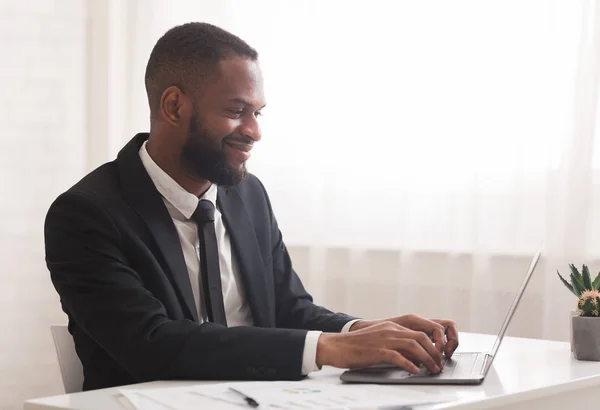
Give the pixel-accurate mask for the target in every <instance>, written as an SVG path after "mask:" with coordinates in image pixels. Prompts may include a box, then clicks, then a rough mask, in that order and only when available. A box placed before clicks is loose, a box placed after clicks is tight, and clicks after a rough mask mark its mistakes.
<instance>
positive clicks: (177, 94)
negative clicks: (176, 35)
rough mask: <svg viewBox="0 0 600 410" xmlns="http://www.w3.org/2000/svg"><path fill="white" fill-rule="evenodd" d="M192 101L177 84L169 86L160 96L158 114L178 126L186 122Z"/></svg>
mask: <svg viewBox="0 0 600 410" xmlns="http://www.w3.org/2000/svg"><path fill="white" fill-rule="evenodd" d="M191 107H192V102H191V101H190V99H189V98H188V97H186V95H185V94H184V93H183V92H182V91H181V89H180V88H179V87H177V86H174V85H172V86H170V87H168V88H167V89H166V90H165V91H163V93H162V95H161V96H160V106H159V110H160V114H161V117H162V118H163V119H164V120H166V121H167V122H168V123H169V124H171V125H173V126H175V127H180V126H181V125H182V124H186V123H187V117H188V116H189V113H190V112H191Z"/></svg>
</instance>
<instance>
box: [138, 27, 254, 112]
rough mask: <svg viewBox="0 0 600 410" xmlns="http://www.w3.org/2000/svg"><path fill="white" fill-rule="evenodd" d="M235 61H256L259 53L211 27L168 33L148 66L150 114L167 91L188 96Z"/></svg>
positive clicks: (160, 41)
mask: <svg viewBox="0 0 600 410" xmlns="http://www.w3.org/2000/svg"><path fill="white" fill-rule="evenodd" d="M232 57H242V58H248V59H250V60H253V61H255V60H256V59H257V58H258V53H257V52H256V50H255V49H253V48H252V47H250V46H249V45H248V44H247V43H246V42H245V41H244V40H242V39H241V38H239V37H237V36H236V35H234V34H232V33H230V32H228V31H226V30H223V29H222V28H220V27H217V26H214V25H212V24H208V23H198V22H192V23H186V24H182V25H180V26H176V27H173V28H172V29H170V30H169V31H167V32H166V33H165V34H164V35H163V36H162V37H161V38H160V39H158V41H157V42H156V45H155V46H154V48H153V49H152V52H151V53H150V58H149V59H148V65H147V66H146V77H145V82H146V93H147V94H148V103H149V104H150V112H151V114H152V113H153V112H154V110H155V108H156V107H158V104H159V102H160V97H161V95H162V93H163V92H164V90H165V89H167V88H168V87H170V86H173V85H175V86H177V87H179V88H180V89H181V90H182V91H183V92H186V90H187V89H188V88H190V87H192V86H196V85H197V84H198V80H199V79H200V80H201V79H204V78H207V77H208V76H209V75H210V74H211V73H212V72H213V70H214V69H215V68H216V66H217V64H218V63H219V62H220V61H221V60H223V59H226V58H232ZM152 115H153V114H152Z"/></svg>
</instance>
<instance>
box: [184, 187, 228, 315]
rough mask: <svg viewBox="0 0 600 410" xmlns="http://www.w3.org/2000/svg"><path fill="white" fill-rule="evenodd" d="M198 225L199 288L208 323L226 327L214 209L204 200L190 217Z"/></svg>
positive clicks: (210, 203)
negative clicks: (201, 292) (200, 288)
mask: <svg viewBox="0 0 600 410" xmlns="http://www.w3.org/2000/svg"><path fill="white" fill-rule="evenodd" d="M192 219H193V220H194V221H196V223H197V224H198V238H199V242H200V278H201V279H200V282H201V283H200V286H202V288H203V289H204V299H205V301H204V302H205V305H206V312H207V314H208V320H209V321H210V322H214V323H218V324H220V325H223V326H227V319H226V317H225V306H224V305H223V290H222V288H221V272H220V270H219V251H218V248H217V235H216V234H215V223H214V221H215V207H214V205H213V204H212V202H210V201H207V200H205V199H203V200H201V201H200V202H198V206H197V207H196V210H195V211H194V214H193V215H192Z"/></svg>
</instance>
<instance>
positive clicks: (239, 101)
mask: <svg viewBox="0 0 600 410" xmlns="http://www.w3.org/2000/svg"><path fill="white" fill-rule="evenodd" d="M230 101H231V102H236V103H239V104H243V105H245V106H246V107H252V103H250V102H249V101H246V100H244V99H243V98H232V99H231V100H230ZM266 106H267V104H265V105H263V106H262V107H260V108H259V109H258V110H257V111H259V110H262V109H263V108H265V107H266Z"/></svg>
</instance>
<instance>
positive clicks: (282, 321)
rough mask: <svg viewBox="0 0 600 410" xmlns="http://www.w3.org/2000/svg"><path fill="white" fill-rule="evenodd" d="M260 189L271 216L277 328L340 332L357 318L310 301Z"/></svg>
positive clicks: (270, 208)
mask: <svg viewBox="0 0 600 410" xmlns="http://www.w3.org/2000/svg"><path fill="white" fill-rule="evenodd" d="M261 186H262V184H261ZM262 189H263V191H264V195H265V197H266V198H267V204H268V206H269V213H270V216H271V243H272V244H273V252H272V253H273V255H272V256H273V274H274V276H275V295H276V323H277V327H285V328H290V329H308V330H320V331H323V332H336V333H337V332H341V331H342V329H343V327H344V326H345V325H346V324H347V323H348V322H350V321H352V320H357V318H355V317H353V316H349V315H346V314H344V313H333V312H331V311H330V310H328V309H326V308H324V307H322V306H318V305H316V304H314V303H313V298H312V296H311V295H310V294H309V293H308V292H307V291H306V289H305V288H304V285H303V284H302V281H301V280H300V278H299V277H298V274H297V273H296V271H295V270H294V268H293V265H292V261H291V259H290V255H289V253H288V250H287V248H286V246H285V243H284V241H283V235H282V234H281V231H280V230H279V226H278V224H277V219H276V218H275V215H274V213H273V209H272V207H271V203H270V201H269V198H268V195H267V192H266V190H265V188H264V186H262Z"/></svg>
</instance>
